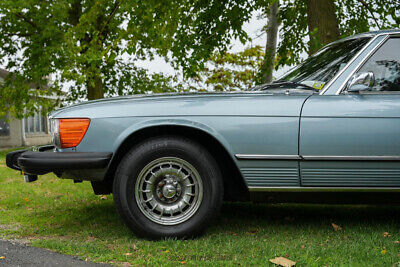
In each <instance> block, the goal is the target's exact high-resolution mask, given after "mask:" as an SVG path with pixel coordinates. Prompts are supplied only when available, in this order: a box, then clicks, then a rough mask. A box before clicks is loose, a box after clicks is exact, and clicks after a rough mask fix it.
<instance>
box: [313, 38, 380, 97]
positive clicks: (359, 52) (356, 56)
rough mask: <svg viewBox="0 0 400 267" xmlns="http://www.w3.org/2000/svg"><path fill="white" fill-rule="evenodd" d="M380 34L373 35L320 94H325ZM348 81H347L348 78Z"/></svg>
mask: <svg viewBox="0 0 400 267" xmlns="http://www.w3.org/2000/svg"><path fill="white" fill-rule="evenodd" d="M378 36H379V35H375V36H373V37H372V38H371V39H370V40H369V42H368V43H366V44H365V45H364V47H363V48H362V49H361V50H360V51H358V52H357V54H355V55H354V56H353V58H351V59H350V61H349V62H347V64H346V66H344V68H343V69H341V70H340V71H339V72H338V73H337V74H336V75H335V76H334V77H333V78H332V79H331V80H330V81H329V82H328V83H327V84H326V86H325V88H324V89H323V90H322V91H321V93H319V94H320V95H323V94H324V93H325V92H326V91H328V89H329V88H330V87H331V85H332V84H333V83H334V82H335V81H336V80H337V79H338V78H339V77H340V75H342V73H343V72H344V71H346V70H347V69H348V68H349V67H350V65H351V64H352V63H353V62H354V60H356V59H357V58H358V57H359V56H360V55H361V53H362V52H364V50H365V49H367V48H368V46H369V45H370V44H371V43H372V42H373V41H374V40H375V39H376V38H378ZM362 38H365V37H362ZM357 67H358V66H357ZM346 83H347V79H346Z"/></svg>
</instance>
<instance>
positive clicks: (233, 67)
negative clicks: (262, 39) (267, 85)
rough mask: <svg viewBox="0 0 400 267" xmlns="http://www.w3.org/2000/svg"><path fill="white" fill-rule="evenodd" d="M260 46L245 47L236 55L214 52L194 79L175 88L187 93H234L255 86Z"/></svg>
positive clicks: (260, 52) (261, 55) (261, 52)
mask: <svg viewBox="0 0 400 267" xmlns="http://www.w3.org/2000/svg"><path fill="white" fill-rule="evenodd" d="M264 55H265V54H264V49H263V47H261V46H254V47H247V48H246V49H244V50H243V51H240V52H236V53H229V52H223V53H220V52H216V53H214V54H213V55H212V56H211V57H210V59H209V60H208V61H207V62H206V64H205V68H204V69H203V70H202V71H199V72H198V73H197V75H196V76H195V77H192V78H191V79H189V80H187V81H184V82H181V83H180V86H178V87H177V88H182V89H181V90H185V91H187V90H189V91H191V90H192V91H193V90H194V91H235V90H243V89H246V88H250V87H252V86H254V85H255V83H256V81H257V79H260V77H258V76H257V75H258V73H259V69H260V67H261V65H262V63H263V59H264Z"/></svg>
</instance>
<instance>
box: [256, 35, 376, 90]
mask: <svg viewBox="0 0 400 267" xmlns="http://www.w3.org/2000/svg"><path fill="white" fill-rule="evenodd" d="M369 39H370V38H369V37H362V38H355V39H349V40H346V41H342V42H338V43H333V44H331V45H328V46H326V47H324V48H322V49H321V50H320V51H318V52H317V53H316V54H314V55H312V56H311V57H309V58H308V59H306V60H305V61H304V62H303V63H301V64H300V65H298V66H297V67H295V68H294V69H292V70H291V71H289V73H287V74H285V75H284V76H283V77H281V78H280V79H278V80H277V81H275V82H273V83H272V84H270V85H268V84H265V85H261V86H257V90H265V89H275V88H276V89H279V88H283V87H285V86H286V88H299V89H300V88H301V89H303V90H321V89H323V88H324V86H325V85H326V84H327V83H328V82H329V81H330V80H332V78H333V77H334V76H335V75H336V74H337V73H338V72H339V71H340V70H341V69H342V68H344V66H346V64H347V63H348V62H349V61H350V59H351V58H352V57H354V55H355V54H356V53H357V52H358V51H360V49H361V48H362V47H363V46H364V45H365V44H366V43H367V42H368V41H369Z"/></svg>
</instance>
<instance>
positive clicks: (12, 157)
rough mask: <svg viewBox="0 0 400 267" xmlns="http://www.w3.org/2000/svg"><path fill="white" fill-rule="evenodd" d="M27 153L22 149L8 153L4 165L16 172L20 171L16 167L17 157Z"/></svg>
mask: <svg viewBox="0 0 400 267" xmlns="http://www.w3.org/2000/svg"><path fill="white" fill-rule="evenodd" d="M26 151H28V150H27V149H22V150H17V151H13V152H10V153H7V155H6V165H7V167H9V168H11V169H14V170H17V171H21V168H20V167H19V166H18V162H17V160H18V157H19V156H20V155H21V154H22V153H24V152H26Z"/></svg>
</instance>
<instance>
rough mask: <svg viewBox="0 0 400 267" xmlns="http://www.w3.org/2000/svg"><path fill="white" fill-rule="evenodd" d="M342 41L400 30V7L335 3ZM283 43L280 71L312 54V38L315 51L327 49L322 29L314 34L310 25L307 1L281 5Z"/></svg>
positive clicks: (351, 0)
mask: <svg viewBox="0 0 400 267" xmlns="http://www.w3.org/2000/svg"><path fill="white" fill-rule="evenodd" d="M333 2H334V5H335V14H336V17H337V20H338V26H339V35H340V38H344V37H347V36H350V35H353V34H357V33H362V32H367V31H370V30H371V29H389V28H398V27H399V24H400V3H399V2H398V1H386V0H343V1H341V0H340V1H339V0H334V1H333ZM279 16H280V21H281V23H282V28H281V31H280V37H281V40H280V43H279V45H278V56H279V58H280V60H279V62H278V64H277V65H276V68H279V67H280V66H284V65H293V64H295V63H299V62H300V59H301V55H302V54H304V53H309V50H310V43H309V40H310V36H311V37H312V38H313V45H314V46H315V48H314V49H318V48H320V47H322V46H323V45H325V44H326V43H323V42H321V41H320V38H319V36H318V29H312V30H310V29H309V28H308V21H307V0H281V1H280V12H279Z"/></svg>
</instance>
